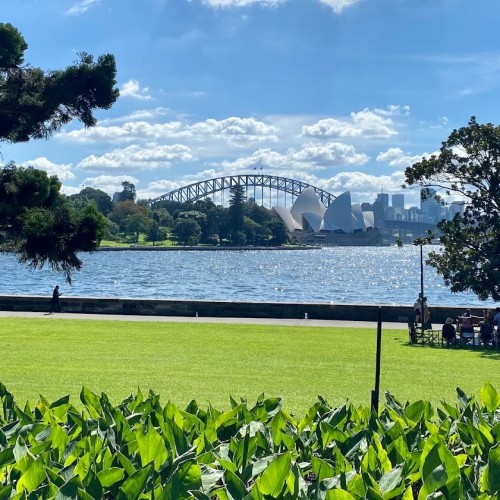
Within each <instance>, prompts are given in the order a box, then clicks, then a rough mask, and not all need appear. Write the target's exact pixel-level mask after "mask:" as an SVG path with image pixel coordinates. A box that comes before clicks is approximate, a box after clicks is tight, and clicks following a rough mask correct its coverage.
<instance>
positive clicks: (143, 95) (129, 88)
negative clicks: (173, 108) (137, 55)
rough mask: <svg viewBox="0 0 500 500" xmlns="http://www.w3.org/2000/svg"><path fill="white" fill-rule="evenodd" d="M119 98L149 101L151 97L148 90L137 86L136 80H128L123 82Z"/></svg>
mask: <svg viewBox="0 0 500 500" xmlns="http://www.w3.org/2000/svg"><path fill="white" fill-rule="evenodd" d="M120 96H121V97H134V98H135V99H140V100H149V99H151V96H150V95H149V88H148V87H143V88H141V86H140V85H139V82H138V81H137V80H128V81H127V82H125V83H124V84H123V85H122V87H121V89H120Z"/></svg>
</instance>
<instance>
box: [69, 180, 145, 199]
mask: <svg viewBox="0 0 500 500" xmlns="http://www.w3.org/2000/svg"><path fill="white" fill-rule="evenodd" d="M125 181H126V182H130V183H132V184H134V186H136V187H137V184H138V183H139V180H138V179H137V178H135V177H132V176H130V175H100V176H98V177H87V178H86V179H85V180H84V181H83V184H82V186H81V188H80V189H83V187H91V188H94V189H100V190H102V191H104V192H106V193H108V194H109V195H110V196H113V194H114V193H116V192H118V191H121V190H122V182H125ZM80 189H79V190H78V191H77V192H80Z"/></svg>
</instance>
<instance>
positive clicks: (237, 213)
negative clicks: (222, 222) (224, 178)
mask: <svg viewBox="0 0 500 500" xmlns="http://www.w3.org/2000/svg"><path fill="white" fill-rule="evenodd" d="M230 192H231V199H230V200H229V225H230V226H229V227H230V230H231V240H232V242H233V243H234V244H235V245H238V244H242V243H237V241H236V240H238V241H239V242H241V241H242V238H241V235H238V237H237V238H235V237H234V235H235V233H237V232H243V231H244V221H245V201H246V194H245V188H244V187H243V186H242V185H240V184H236V185H234V186H232V187H231V189H230ZM245 241H246V238H245ZM243 244H244V243H243Z"/></svg>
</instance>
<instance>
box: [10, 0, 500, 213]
mask: <svg viewBox="0 0 500 500" xmlns="http://www.w3.org/2000/svg"><path fill="white" fill-rule="evenodd" d="M499 19H500V2H498V0H474V1H471V0H266V1H264V0H141V1H138V0H135V1H131V0H2V13H1V21H2V22H10V23H12V24H13V25H15V26H16V27H17V28H18V29H19V30H20V31H21V32H22V34H23V35H24V37H25V39H26V41H27V43H28V45H29V49H28V51H27V52H26V57H25V62H26V63H29V64H31V65H33V66H39V67H42V68H44V69H46V70H49V69H60V68H63V67H65V66H67V65H69V64H71V63H72V62H73V61H74V60H75V59H76V57H77V56H76V54H77V53H78V52H83V51H85V52H89V53H91V54H93V55H94V56H98V55H100V54H103V53H112V54H114V55H115V57H116V60H117V68H118V76H117V81H118V87H119V88H120V91H121V97H120V98H119V100H118V101H117V102H116V104H115V105H114V106H113V108H112V109H111V110H109V111H102V112H101V111H99V112H98V113H97V117H98V119H99V123H98V126H97V127H94V128H93V129H88V130H85V129H83V128H82V126H81V125H80V124H79V123H78V122H73V123H72V124H71V125H69V126H67V127H65V128H64V129H62V130H61V131H60V132H59V133H57V134H56V135H54V136H53V137H51V138H50V139H48V140H44V141H32V142H30V143H27V144H17V145H10V144H2V146H1V153H2V156H3V161H4V162H7V161H9V160H14V161H16V162H17V163H18V164H30V165H33V166H36V167H37V168H43V169H45V170H47V171H48V172H49V173H50V174H57V175H58V176H59V178H60V179H61V181H62V183H63V191H64V192H65V193H67V194H72V193H75V192H78V191H79V190H80V189H81V188H82V186H90V187H95V188H99V189H103V190H105V191H106V192H108V193H110V194H113V192H115V191H118V190H119V189H120V184H121V182H122V181H124V180H127V181H130V182H133V183H134V184H135V186H136V188H137V193H138V196H139V197H140V198H154V197H156V196H159V195H161V194H164V193H166V192H168V191H170V190H172V189H175V188H177V187H181V186H183V185H186V184H189V183H192V182H196V181H200V180H204V179H208V178H212V177H219V176H222V175H229V174H233V175H234V174H246V173H254V172H253V169H254V168H255V167H257V168H258V169H260V168H261V167H262V173H265V174H269V175H279V176H285V177H291V178H294V179H299V180H303V181H305V182H308V183H310V184H313V185H315V186H318V187H321V188H323V189H325V190H327V191H330V192H332V193H334V194H340V193H342V192H344V191H346V190H350V191H351V195H352V199H353V201H370V202H371V201H374V199H375V197H376V194H377V193H379V192H381V191H384V192H386V193H400V192H403V191H402V190H401V187H400V186H401V184H402V182H403V171H404V169H405V167H406V166H407V165H410V164H412V163H413V162H414V161H417V160H418V159H420V158H421V157H422V156H423V155H426V154H430V153H433V152H435V151H437V150H438V149H439V147H440V144H441V142H442V141H443V140H445V139H446V138H447V136H448V134H449V133H450V132H451V130H453V129H454V128H458V127H462V126H465V125H466V124H467V122H468V120H469V118H470V117H471V116H472V115H475V116H476V117H477V119H478V121H479V122H492V123H498V122H499V120H498V114H499V105H498V95H499V90H500V34H499V33H500V32H499V29H498V20H499ZM404 193H405V197H406V204H407V205H409V204H412V205H416V204H418V193H417V192H416V191H415V190H412V191H408V190H406V191H404Z"/></svg>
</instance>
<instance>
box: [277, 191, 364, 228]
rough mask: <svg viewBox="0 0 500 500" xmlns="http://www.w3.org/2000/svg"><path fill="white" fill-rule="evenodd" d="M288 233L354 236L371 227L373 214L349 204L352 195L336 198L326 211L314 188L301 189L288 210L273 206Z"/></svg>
mask: <svg viewBox="0 0 500 500" xmlns="http://www.w3.org/2000/svg"><path fill="white" fill-rule="evenodd" d="M273 208H274V210H275V211H276V213H277V214H278V215H279V217H280V218H281V220H282V221H283V222H284V224H285V226H286V227H287V229H288V231H290V232H292V233H293V232H294V231H305V232H312V233H320V232H340V233H344V234H353V233H354V232H360V231H366V230H367V229H370V228H373V227H374V225H373V221H374V217H373V212H371V211H363V210H362V208H361V205H360V204H359V203H358V204H354V205H353V204H352V203H351V193H350V192H349V191H346V192H345V193H342V194H341V195H339V196H337V198H335V200H333V202H332V203H330V206H329V207H328V208H326V207H325V205H324V204H323V203H322V202H321V201H320V200H319V199H318V197H317V195H316V191H315V190H314V188H313V187H308V188H306V189H304V190H303V191H302V192H301V193H300V195H299V196H298V197H297V199H296V200H295V202H294V204H293V206H292V208H291V210H288V209H287V208H285V207H273Z"/></svg>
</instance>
